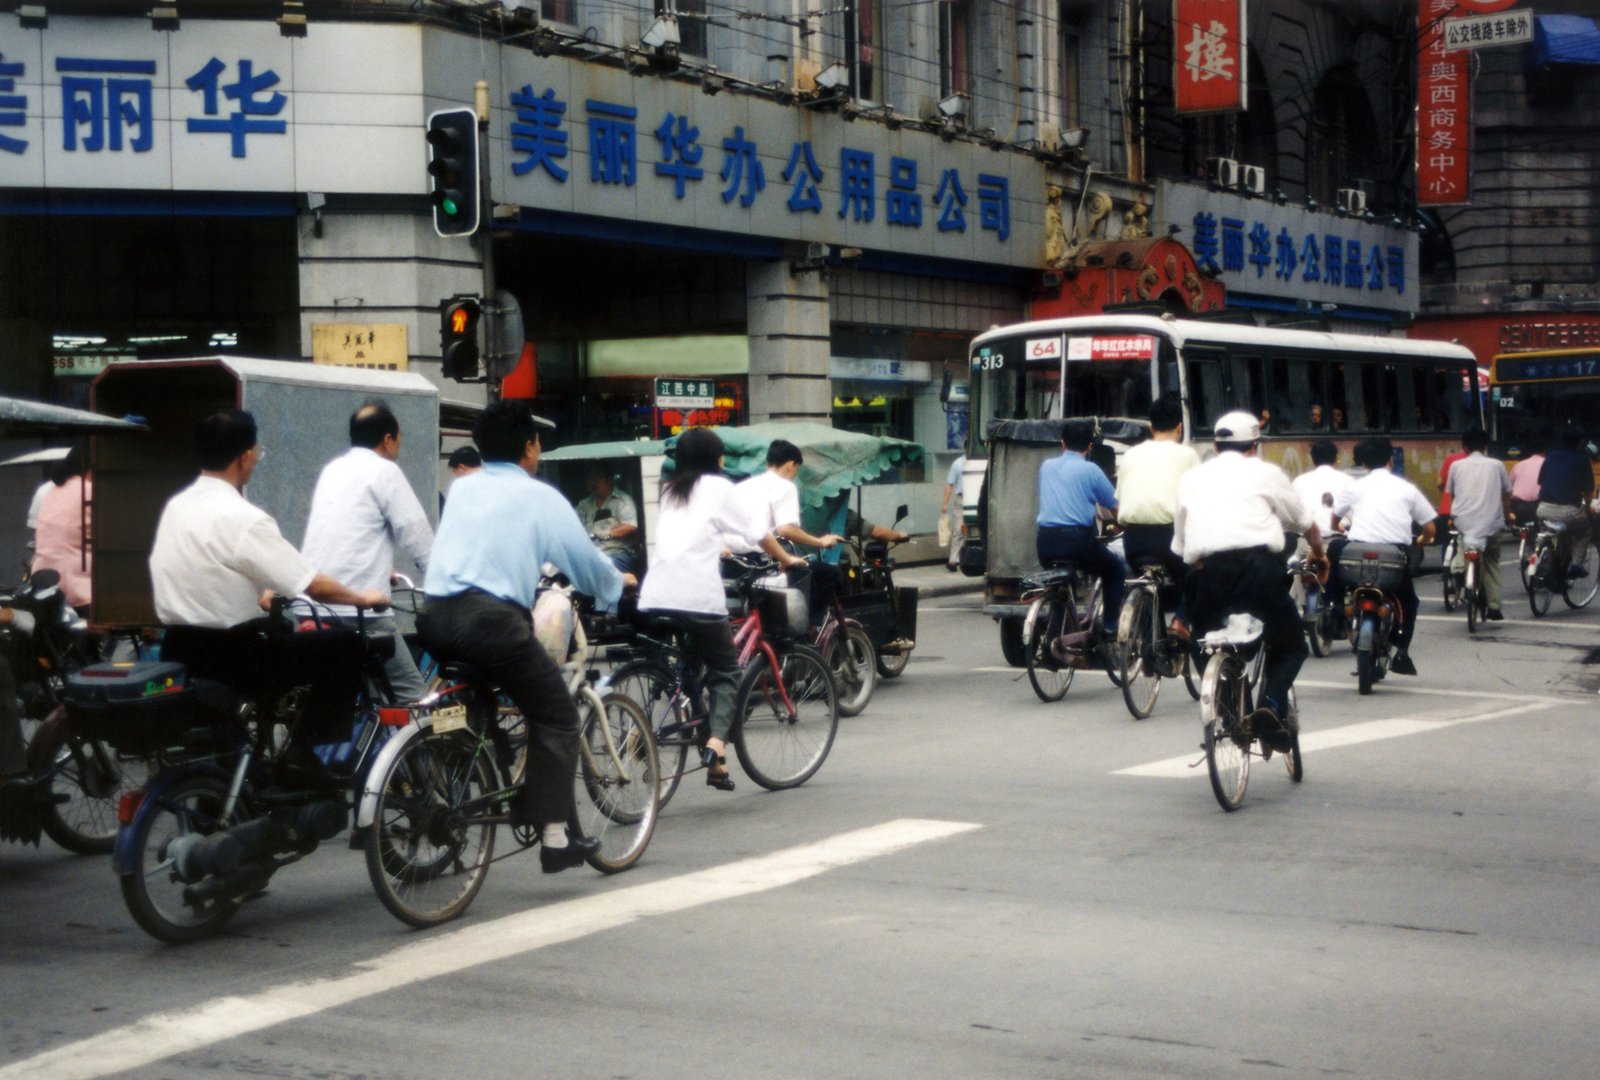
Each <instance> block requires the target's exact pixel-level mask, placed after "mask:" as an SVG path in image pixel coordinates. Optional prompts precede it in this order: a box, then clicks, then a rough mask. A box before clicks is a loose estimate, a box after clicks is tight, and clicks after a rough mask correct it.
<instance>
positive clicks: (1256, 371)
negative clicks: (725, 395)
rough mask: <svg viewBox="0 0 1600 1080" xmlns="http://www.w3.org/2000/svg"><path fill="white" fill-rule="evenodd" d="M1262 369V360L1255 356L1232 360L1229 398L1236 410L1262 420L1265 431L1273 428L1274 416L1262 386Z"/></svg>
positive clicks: (1230, 364)
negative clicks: (1241, 410)
mask: <svg viewBox="0 0 1600 1080" xmlns="http://www.w3.org/2000/svg"><path fill="white" fill-rule="evenodd" d="M1261 368H1262V363H1261V360H1260V359H1259V358H1257V357H1254V356H1236V357H1234V358H1233V359H1232V360H1230V361H1229V362H1228V374H1229V375H1230V377H1231V378H1230V383H1231V385H1230V387H1229V398H1230V400H1231V401H1232V403H1233V407H1234V408H1236V409H1243V410H1244V411H1245V412H1247V413H1250V414H1251V415H1252V416H1254V417H1256V418H1257V419H1258V420H1260V421H1261V427H1262V430H1263V431H1265V430H1267V429H1268V428H1270V427H1271V426H1272V415H1271V411H1270V409H1269V408H1268V406H1267V399H1266V392H1265V388H1264V387H1263V385H1262V379H1261V374H1262V373H1261Z"/></svg>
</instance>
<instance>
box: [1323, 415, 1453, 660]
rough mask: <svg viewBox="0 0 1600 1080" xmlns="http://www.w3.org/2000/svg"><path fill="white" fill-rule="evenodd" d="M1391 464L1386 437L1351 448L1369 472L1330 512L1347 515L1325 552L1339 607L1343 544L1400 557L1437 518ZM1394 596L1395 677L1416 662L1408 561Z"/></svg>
mask: <svg viewBox="0 0 1600 1080" xmlns="http://www.w3.org/2000/svg"><path fill="white" fill-rule="evenodd" d="M1393 463H1394V446H1393V444H1392V443H1390V442H1389V440H1388V439H1385V438H1381V437H1379V438H1372V439H1368V440H1366V441H1365V442H1363V443H1361V444H1360V445H1359V446H1357V447H1356V464H1358V465H1364V466H1366V467H1367V469H1369V470H1370V471H1369V472H1368V473H1367V475H1365V476H1363V477H1362V478H1361V479H1359V480H1357V481H1356V482H1355V483H1353V484H1351V485H1350V486H1349V487H1348V488H1346V489H1345V491H1344V492H1343V493H1342V494H1340V495H1339V496H1337V497H1336V498H1335V499H1334V501H1333V512H1334V513H1335V514H1336V515H1338V516H1339V517H1341V518H1343V517H1349V519H1350V527H1349V528H1348V529H1346V530H1345V537H1346V538H1345V539H1344V540H1335V541H1334V542H1333V544H1332V545H1330V551H1329V554H1330V555H1331V557H1332V559H1333V565H1334V575H1333V587H1332V593H1333V597H1334V603H1336V604H1338V605H1339V606H1341V607H1342V606H1343V605H1344V586H1343V584H1342V582H1340V580H1339V573H1338V566H1339V554H1340V552H1342V551H1343V550H1344V546H1345V544H1346V543H1350V542H1355V543H1362V544H1393V545H1394V546H1395V547H1397V548H1399V549H1400V553H1401V554H1402V555H1404V554H1407V552H1408V551H1409V549H1410V547H1411V545H1412V543H1413V542H1415V538H1416V536H1417V535H1418V534H1419V533H1420V535H1421V542H1422V543H1423V544H1430V543H1432V542H1433V537H1434V533H1435V532H1436V530H1435V528H1434V524H1433V520H1434V518H1435V517H1436V516H1437V515H1436V514H1435V513H1434V509H1433V505H1432V504H1431V503H1429V502H1428V500H1427V499H1426V498H1425V497H1423V494H1422V492H1420V491H1418V490H1417V488H1416V485H1415V484H1412V483H1411V482H1410V481H1408V480H1405V479H1403V478H1401V477H1398V476H1396V475H1395V474H1394V473H1393V472H1392V471H1391V469H1392V466H1393ZM1395 597H1396V599H1398V600H1399V601H1400V614H1401V619H1400V625H1399V626H1398V627H1396V628H1395V638H1394V640H1395V655H1394V660H1393V661H1392V662H1391V663H1390V664H1389V670H1390V671H1392V672H1394V673H1395V674H1397V675H1415V674H1416V673H1417V665H1416V664H1415V663H1414V662H1413V661H1412V659H1411V654H1410V648H1411V637H1412V635H1413V634H1414V633H1416V629H1417V589H1416V586H1415V584H1413V582H1412V580H1411V570H1410V568H1409V564H1408V566H1407V569H1406V574H1405V577H1404V579H1403V580H1402V581H1401V583H1400V586H1399V588H1397V589H1396V590H1395Z"/></svg>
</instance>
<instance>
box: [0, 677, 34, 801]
mask: <svg viewBox="0 0 1600 1080" xmlns="http://www.w3.org/2000/svg"><path fill="white" fill-rule="evenodd" d="M27 767H28V755H27V744H26V742H25V741H24V740H23V738H22V713H21V712H20V711H19V710H18V709H17V687H16V681H15V680H14V679H13V678H12V675H11V658H10V657H9V656H0V776H10V775H11V774H12V773H19V772H22V771H23V770H25V769H26V768H27Z"/></svg>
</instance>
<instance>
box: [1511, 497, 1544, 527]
mask: <svg viewBox="0 0 1600 1080" xmlns="http://www.w3.org/2000/svg"><path fill="white" fill-rule="evenodd" d="M1511 514H1512V516H1513V517H1515V518H1516V519H1517V526H1518V527H1519V528H1522V527H1526V528H1529V529H1533V528H1536V527H1537V526H1538V524H1539V500H1538V499H1512V500H1511Z"/></svg>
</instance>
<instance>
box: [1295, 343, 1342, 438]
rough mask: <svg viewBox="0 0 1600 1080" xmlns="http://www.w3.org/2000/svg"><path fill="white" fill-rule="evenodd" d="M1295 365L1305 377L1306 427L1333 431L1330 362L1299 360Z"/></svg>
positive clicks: (1309, 429) (1314, 429)
mask: <svg viewBox="0 0 1600 1080" xmlns="http://www.w3.org/2000/svg"><path fill="white" fill-rule="evenodd" d="M1295 367H1296V368H1297V369H1298V370H1299V371H1300V372H1301V373H1302V374H1303V375H1304V378H1305V401H1306V402H1307V403H1308V404H1307V405H1306V429H1307V430H1308V431H1331V430H1332V428H1333V417H1332V415H1331V414H1332V410H1331V409H1329V408H1328V402H1329V401H1331V400H1332V399H1331V398H1329V397H1328V364H1327V361H1325V360H1302V361H1297V362H1296V364H1295Z"/></svg>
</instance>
